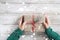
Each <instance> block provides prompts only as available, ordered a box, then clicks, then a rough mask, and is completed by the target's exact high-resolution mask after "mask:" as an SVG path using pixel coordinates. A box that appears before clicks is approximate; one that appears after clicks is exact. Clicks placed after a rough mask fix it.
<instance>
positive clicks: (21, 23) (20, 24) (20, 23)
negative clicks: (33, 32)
mask: <svg viewBox="0 0 60 40" xmlns="http://www.w3.org/2000/svg"><path fill="white" fill-rule="evenodd" d="M23 23H24V16H22V17H21V18H20V20H19V26H22V25H23Z"/></svg>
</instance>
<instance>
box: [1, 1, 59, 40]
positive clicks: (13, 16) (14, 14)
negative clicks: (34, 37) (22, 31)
mask: <svg viewBox="0 0 60 40" xmlns="http://www.w3.org/2000/svg"><path fill="white" fill-rule="evenodd" d="M28 11H31V12H32V11H33V12H40V13H43V14H47V15H48V16H49V19H50V21H51V27H52V28H53V30H54V31H56V32H57V33H59V34H60V0H0V40H6V39H7V37H8V36H9V35H10V34H11V33H12V32H13V31H14V30H15V29H16V28H17V27H18V25H17V21H18V19H19V17H20V16H21V15H22V14H25V12H28ZM22 12H23V13H22ZM26 14H27V13H26ZM28 14H30V13H28ZM31 14H32V13H31ZM33 14H34V13H33ZM38 14H39V13H38ZM3 37H4V38H3Z"/></svg>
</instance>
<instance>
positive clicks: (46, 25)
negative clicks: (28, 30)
mask: <svg viewBox="0 0 60 40" xmlns="http://www.w3.org/2000/svg"><path fill="white" fill-rule="evenodd" d="M43 26H44V28H46V29H47V28H49V26H50V21H49V19H48V16H45V20H44V22H43Z"/></svg>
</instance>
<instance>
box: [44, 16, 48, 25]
mask: <svg viewBox="0 0 60 40" xmlns="http://www.w3.org/2000/svg"><path fill="white" fill-rule="evenodd" d="M45 23H47V24H49V19H48V16H45Z"/></svg>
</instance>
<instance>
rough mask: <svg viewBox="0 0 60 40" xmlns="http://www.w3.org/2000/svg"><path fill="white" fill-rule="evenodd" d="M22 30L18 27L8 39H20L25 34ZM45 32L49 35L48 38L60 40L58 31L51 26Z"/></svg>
mask: <svg viewBox="0 0 60 40" xmlns="http://www.w3.org/2000/svg"><path fill="white" fill-rule="evenodd" d="M23 32H24V31H22V30H20V29H19V28H18V29H16V30H15V31H14V32H13V33H12V34H11V35H10V36H9V37H8V39H7V40H19V38H20V36H22V35H23ZM45 33H46V35H47V36H48V38H49V39H50V40H52V39H54V40H60V35H58V34H57V33H56V32H54V31H52V29H51V28H48V29H45Z"/></svg>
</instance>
